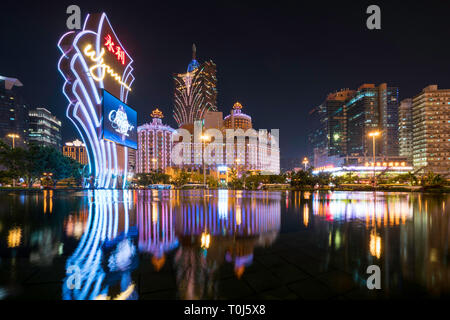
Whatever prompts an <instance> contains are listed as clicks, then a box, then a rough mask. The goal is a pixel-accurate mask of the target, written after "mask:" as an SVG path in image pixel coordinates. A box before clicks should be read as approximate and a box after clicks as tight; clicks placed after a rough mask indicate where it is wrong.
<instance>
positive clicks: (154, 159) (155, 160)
mask: <svg viewBox="0 0 450 320" xmlns="http://www.w3.org/2000/svg"><path fill="white" fill-rule="evenodd" d="M157 161H158V159H156V158H152V162H153V170H155V171H157V168H156V162H157Z"/></svg>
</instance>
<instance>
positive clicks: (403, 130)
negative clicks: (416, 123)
mask: <svg viewBox="0 0 450 320" xmlns="http://www.w3.org/2000/svg"><path fill="white" fill-rule="evenodd" d="M412 137H413V135H412V99H404V100H402V101H401V102H400V107H399V108H398V144H399V155H400V156H401V157H407V158H408V159H409V160H410V161H411V160H412Z"/></svg>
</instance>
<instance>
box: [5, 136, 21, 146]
mask: <svg viewBox="0 0 450 320" xmlns="http://www.w3.org/2000/svg"><path fill="white" fill-rule="evenodd" d="M8 138H11V139H12V147H13V149H14V148H15V146H16V144H15V140H16V139H19V138H20V136H19V135H18V134H16V133H10V134H8Z"/></svg>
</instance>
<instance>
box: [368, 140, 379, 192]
mask: <svg viewBox="0 0 450 320" xmlns="http://www.w3.org/2000/svg"><path fill="white" fill-rule="evenodd" d="M380 134H381V132H380V131H372V132H369V137H371V138H372V149H373V151H372V152H373V186H374V187H375V186H376V185H377V183H376V176H375V138H376V137H378V136H379V135H380Z"/></svg>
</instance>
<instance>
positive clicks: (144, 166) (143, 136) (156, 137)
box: [136, 109, 175, 173]
mask: <svg viewBox="0 0 450 320" xmlns="http://www.w3.org/2000/svg"><path fill="white" fill-rule="evenodd" d="M151 117H152V122H151V123H146V124H144V125H142V126H139V127H138V129H137V132H138V150H137V157H136V166H137V168H136V173H149V172H154V171H162V172H164V171H165V170H166V168H168V167H170V166H171V163H172V158H171V155H172V145H173V142H172V134H173V133H174V131H175V130H174V129H173V128H171V127H170V126H168V125H164V124H163V123H162V119H163V118H164V115H163V113H162V112H161V111H160V110H158V109H155V110H153V112H152V114H151Z"/></svg>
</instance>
